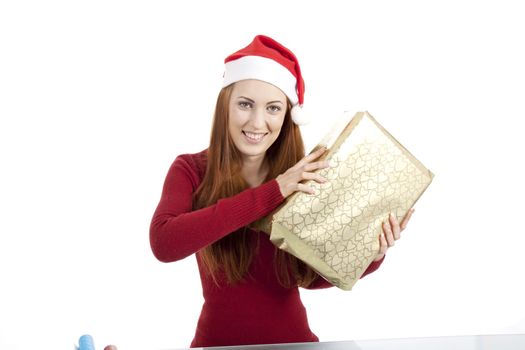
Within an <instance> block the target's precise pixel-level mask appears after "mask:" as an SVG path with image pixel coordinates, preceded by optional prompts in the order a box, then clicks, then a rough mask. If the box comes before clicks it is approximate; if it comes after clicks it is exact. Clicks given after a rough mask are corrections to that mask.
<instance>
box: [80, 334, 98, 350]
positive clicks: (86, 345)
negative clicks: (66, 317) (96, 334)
mask: <svg viewBox="0 0 525 350" xmlns="http://www.w3.org/2000/svg"><path fill="white" fill-rule="evenodd" d="M78 350H95V343H93V337H92V336H90V335H89V334H84V335H83V336H81V337H80V339H79V340H78Z"/></svg>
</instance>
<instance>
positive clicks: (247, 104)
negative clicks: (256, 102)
mask: <svg viewBox="0 0 525 350" xmlns="http://www.w3.org/2000/svg"><path fill="white" fill-rule="evenodd" d="M238 105H239V107H241V108H242V109H249V108H252V103H251V102H248V101H239V103H238Z"/></svg>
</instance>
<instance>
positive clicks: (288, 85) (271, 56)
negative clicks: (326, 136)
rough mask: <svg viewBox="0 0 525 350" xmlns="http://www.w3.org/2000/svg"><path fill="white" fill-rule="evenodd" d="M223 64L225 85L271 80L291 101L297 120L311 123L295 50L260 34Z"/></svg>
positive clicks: (294, 116) (295, 121)
mask: <svg viewBox="0 0 525 350" xmlns="http://www.w3.org/2000/svg"><path fill="white" fill-rule="evenodd" d="M224 64H225V69H224V81H223V87H225V86H228V85H230V84H232V83H235V82H236V81H240V80H245V79H257V80H262V81H265V82H267V83H270V84H272V85H274V86H276V87H278V88H279V89H281V90H282V91H283V92H284V94H285V95H286V96H287V97H288V99H289V100H290V102H291V103H292V106H293V107H292V111H291V112H292V120H293V121H294V123H295V124H297V125H304V124H306V123H307V122H308V120H307V119H306V115H305V114H304V113H303V111H302V106H303V102H304V80H303V77H302V75H301V68H300V67H299V61H298V60H297V57H295V55H294V54H293V52H292V51H290V50H288V49H287V48H286V47H284V46H283V45H281V44H279V43H278V42H277V41H275V40H273V39H272V38H270V37H267V36H264V35H257V36H256V37H255V38H254V39H253V41H252V42H251V43H250V44H249V45H248V46H246V47H245V48H243V49H240V50H239V51H237V52H234V53H233V54H231V55H229V56H228V57H226V59H225V60H224Z"/></svg>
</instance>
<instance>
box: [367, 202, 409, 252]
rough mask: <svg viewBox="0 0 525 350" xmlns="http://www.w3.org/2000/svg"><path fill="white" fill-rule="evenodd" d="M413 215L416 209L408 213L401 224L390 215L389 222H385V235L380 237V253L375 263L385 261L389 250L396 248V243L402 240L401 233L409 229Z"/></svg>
mask: <svg viewBox="0 0 525 350" xmlns="http://www.w3.org/2000/svg"><path fill="white" fill-rule="evenodd" d="M413 213H414V208H412V209H410V210H409V211H408V213H407V214H406V215H405V217H404V218H403V220H402V221H401V224H400V223H399V222H398V221H397V219H396V217H395V216H394V215H393V214H390V217H389V220H387V222H383V233H382V234H381V235H380V236H379V252H378V253H377V256H376V258H375V259H374V261H379V260H381V259H383V258H384V256H385V254H386V251H387V250H388V248H390V247H392V246H394V244H395V241H397V240H398V239H399V238H401V232H402V231H403V230H404V229H405V228H406V227H407V224H408V220H410V217H411V216H412V214H413Z"/></svg>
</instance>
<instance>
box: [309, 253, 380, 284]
mask: <svg viewBox="0 0 525 350" xmlns="http://www.w3.org/2000/svg"><path fill="white" fill-rule="evenodd" d="M384 260H385V257H383V258H382V259H381V260H379V261H372V263H371V264H370V265H368V267H367V268H366V270H365V272H363V274H362V275H361V277H360V278H363V277H365V276H366V275H368V274H370V273H372V272H374V271H375V270H377V269H378V268H379V266H381V264H382V263H383V261H384ZM330 287H333V285H332V284H331V283H330V282H328V281H327V280H325V279H324V278H322V277H321V276H319V277H317V279H315V280H314V281H313V282H312V283H310V285H309V286H308V287H306V289H324V288H330Z"/></svg>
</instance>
